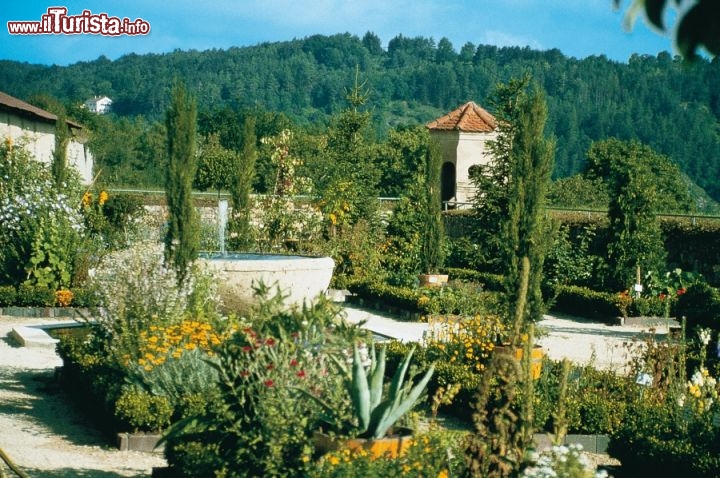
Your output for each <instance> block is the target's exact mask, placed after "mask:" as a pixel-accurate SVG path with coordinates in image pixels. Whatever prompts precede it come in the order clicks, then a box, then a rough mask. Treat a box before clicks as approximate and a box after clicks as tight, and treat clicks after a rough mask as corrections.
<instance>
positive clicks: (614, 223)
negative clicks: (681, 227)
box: [588, 139, 665, 289]
mask: <svg viewBox="0 0 720 478" xmlns="http://www.w3.org/2000/svg"><path fill="white" fill-rule="evenodd" d="M654 156H655V155H654V153H653V152H652V150H651V149H649V148H648V147H647V146H644V145H642V144H641V143H639V142H637V141H620V140H617V139H610V140H606V141H600V142H597V143H594V144H593V145H592V146H591V148H590V150H589V151H588V163H589V164H590V165H591V168H594V169H595V170H597V171H598V173H599V174H604V177H605V178H606V182H607V184H608V189H609V192H610V205H609V208H608V219H609V221H610V224H609V228H608V236H609V237H608V243H607V256H606V257H607V266H608V270H607V286H608V287H611V288H615V289H625V288H629V287H630V286H631V285H632V284H634V283H635V282H636V281H637V275H638V271H640V275H641V276H642V275H644V274H645V273H646V272H648V271H657V272H659V271H662V270H663V269H664V261H665V250H664V244H663V237H662V231H661V229H660V224H659V223H658V220H657V211H658V204H659V203H660V197H659V189H658V178H657V176H655V175H653V174H651V172H650V165H649V163H650V162H652V161H653V158H654Z"/></svg>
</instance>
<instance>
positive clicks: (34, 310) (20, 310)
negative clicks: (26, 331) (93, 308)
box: [0, 307, 91, 319]
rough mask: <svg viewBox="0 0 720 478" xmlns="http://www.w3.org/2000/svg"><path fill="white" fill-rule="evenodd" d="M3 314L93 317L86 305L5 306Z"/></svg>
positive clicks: (0, 309) (68, 317)
mask: <svg viewBox="0 0 720 478" xmlns="http://www.w3.org/2000/svg"><path fill="white" fill-rule="evenodd" d="M2 315H6V316H9V317H29V318H45V319H48V318H49V319H53V318H65V319H75V318H78V319H81V318H87V317H91V314H90V310H89V309H86V308H84V307H3V308H0V316H2Z"/></svg>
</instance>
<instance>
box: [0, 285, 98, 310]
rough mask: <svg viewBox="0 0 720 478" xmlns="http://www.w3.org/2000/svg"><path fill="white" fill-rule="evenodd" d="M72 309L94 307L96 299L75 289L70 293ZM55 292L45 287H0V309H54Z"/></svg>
mask: <svg viewBox="0 0 720 478" xmlns="http://www.w3.org/2000/svg"><path fill="white" fill-rule="evenodd" d="M71 292H72V294H73V295H72V302H71V303H70V306H72V307H96V306H97V305H98V299H97V297H96V296H95V294H94V293H93V292H92V291H89V290H87V289H83V288H75V289H73V290H72V291H71ZM56 305H57V304H56V296H55V291H53V290H52V289H49V288H47V287H39V286H31V285H25V284H22V285H20V286H19V287H18V288H15V286H12V285H0V307H54V306H56Z"/></svg>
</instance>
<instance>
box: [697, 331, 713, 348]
mask: <svg viewBox="0 0 720 478" xmlns="http://www.w3.org/2000/svg"><path fill="white" fill-rule="evenodd" d="M711 336H712V330H710V329H700V330H699V331H698V338H699V339H700V343H702V344H703V345H704V346H706V347H707V345H708V344H709V343H710V339H711Z"/></svg>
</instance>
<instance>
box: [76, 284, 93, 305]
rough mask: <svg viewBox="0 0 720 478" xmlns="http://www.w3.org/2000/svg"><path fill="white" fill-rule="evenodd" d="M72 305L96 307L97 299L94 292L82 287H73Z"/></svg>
mask: <svg viewBox="0 0 720 478" xmlns="http://www.w3.org/2000/svg"><path fill="white" fill-rule="evenodd" d="M72 292H73V298H72V305H73V306H74V307H88V308H91V307H97V306H98V297H97V293H96V291H94V290H92V289H87V288H84V287H75V288H73V290H72Z"/></svg>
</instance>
